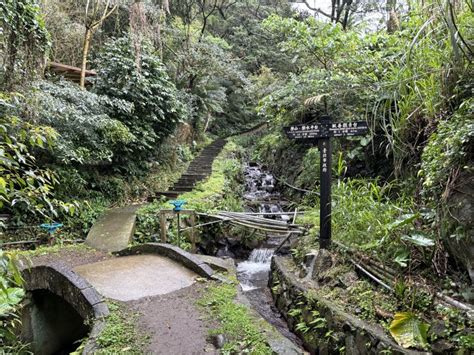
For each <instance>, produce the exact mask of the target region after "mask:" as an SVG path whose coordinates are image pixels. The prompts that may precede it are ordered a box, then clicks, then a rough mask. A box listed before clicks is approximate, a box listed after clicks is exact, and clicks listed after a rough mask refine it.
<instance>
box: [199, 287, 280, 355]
mask: <svg viewBox="0 0 474 355" xmlns="http://www.w3.org/2000/svg"><path fill="white" fill-rule="evenodd" d="M236 296H237V291H236V285H235V284H231V285H228V284H220V285H211V286H210V287H208V288H207V291H206V294H205V295H204V296H203V297H202V298H201V299H200V300H198V305H200V306H201V307H203V308H204V309H205V310H206V313H207V314H208V315H209V316H210V317H212V319H218V320H219V322H220V327H219V328H217V329H214V330H213V331H212V333H213V334H224V335H225V337H226V339H227V340H228V341H227V342H226V343H225V345H224V348H223V349H222V351H223V354H235V353H250V354H262V355H263V354H272V350H271V349H270V347H269V346H268V345H267V341H266V339H265V336H264V335H263V333H262V328H261V325H260V324H259V323H257V322H256V320H255V319H254V318H253V317H252V316H251V315H250V314H249V311H248V309H247V308H246V307H245V306H243V305H241V304H238V303H236V302H235V300H234V299H235V297H236Z"/></svg>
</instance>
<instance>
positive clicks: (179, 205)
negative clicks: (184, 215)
mask: <svg viewBox="0 0 474 355" xmlns="http://www.w3.org/2000/svg"><path fill="white" fill-rule="evenodd" d="M170 203H171V204H172V205H173V206H174V208H173V211H174V212H175V213H176V214H177V216H178V246H179V247H181V236H180V234H181V231H180V229H181V227H180V217H179V213H180V212H181V211H182V209H183V206H184V205H185V204H186V201H185V200H174V201H170Z"/></svg>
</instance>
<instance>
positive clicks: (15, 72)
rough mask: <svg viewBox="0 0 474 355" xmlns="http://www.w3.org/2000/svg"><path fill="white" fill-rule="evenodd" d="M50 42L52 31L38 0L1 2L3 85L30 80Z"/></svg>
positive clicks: (0, 64)
mask: <svg viewBox="0 0 474 355" xmlns="http://www.w3.org/2000/svg"><path fill="white" fill-rule="evenodd" d="M48 46H49V34H48V32H47V30H46V28H45V25H44V20H43V18H42V16H41V12H40V6H39V3H38V1H37V0H6V1H2V3H0V52H2V53H3V54H2V59H1V60H0V78H2V79H1V80H0V85H4V86H5V87H11V86H12V85H14V84H16V83H18V82H22V81H24V80H27V79H28V78H30V77H31V74H32V73H34V72H35V71H36V69H37V66H38V64H39V63H41V61H42V59H43V58H42V57H43V56H44V54H45V52H46V50H47V49H48Z"/></svg>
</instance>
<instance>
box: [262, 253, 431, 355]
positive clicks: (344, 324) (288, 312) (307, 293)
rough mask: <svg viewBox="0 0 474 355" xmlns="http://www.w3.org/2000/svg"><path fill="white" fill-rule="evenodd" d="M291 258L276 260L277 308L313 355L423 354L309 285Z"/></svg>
mask: <svg viewBox="0 0 474 355" xmlns="http://www.w3.org/2000/svg"><path fill="white" fill-rule="evenodd" d="M294 268H295V265H294V263H293V261H292V260H291V259H289V258H284V257H279V256H274V257H273V259H272V271H271V273H270V281H269V286H270V288H271V292H272V295H273V299H274V301H275V304H276V307H277V308H278V310H279V311H280V312H281V313H282V315H283V316H284V317H285V319H286V320H287V323H288V326H289V328H290V330H291V331H293V332H294V333H296V334H297V335H298V336H299V337H300V338H301V339H302V340H303V342H304V345H305V347H306V349H307V350H308V351H310V353H311V354H340V353H345V354H349V355H359V354H380V353H382V352H384V351H391V352H389V353H391V354H422V353H421V352H417V351H410V350H406V349H403V348H401V347H400V346H398V345H397V344H396V343H395V342H393V341H392V340H391V339H390V338H389V337H388V336H387V335H386V334H385V332H384V330H383V329H382V328H380V327H376V326H372V325H369V324H367V323H366V322H364V321H362V320H361V319H359V318H357V317H355V316H353V315H350V314H348V313H346V312H344V311H343V310H341V309H340V308H339V307H338V306H336V305H334V304H332V303H331V302H329V301H328V300H326V299H324V298H323V297H321V296H320V295H318V293H317V292H316V290H315V289H312V288H311V287H309V286H308V285H305V284H304V283H302V282H301V281H300V279H299V278H297V277H296V275H295V274H294V273H293V272H292V271H291V270H292V269H294Z"/></svg>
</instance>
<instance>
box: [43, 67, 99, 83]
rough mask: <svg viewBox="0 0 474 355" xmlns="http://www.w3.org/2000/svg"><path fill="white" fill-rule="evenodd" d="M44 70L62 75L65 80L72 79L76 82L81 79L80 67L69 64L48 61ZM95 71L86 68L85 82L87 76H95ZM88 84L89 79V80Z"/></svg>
mask: <svg viewBox="0 0 474 355" xmlns="http://www.w3.org/2000/svg"><path fill="white" fill-rule="evenodd" d="M46 70H48V71H49V72H51V73H54V74H56V75H59V76H62V77H64V78H65V79H67V80H70V81H73V82H75V83H77V84H79V83H80V81H81V68H78V67H73V66H71V65H66V64H61V63H56V62H48V64H47V66H46ZM96 75H97V73H96V72H95V71H94V70H86V83H87V82H88V80H87V78H90V77H94V76H96ZM89 84H90V81H89Z"/></svg>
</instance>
